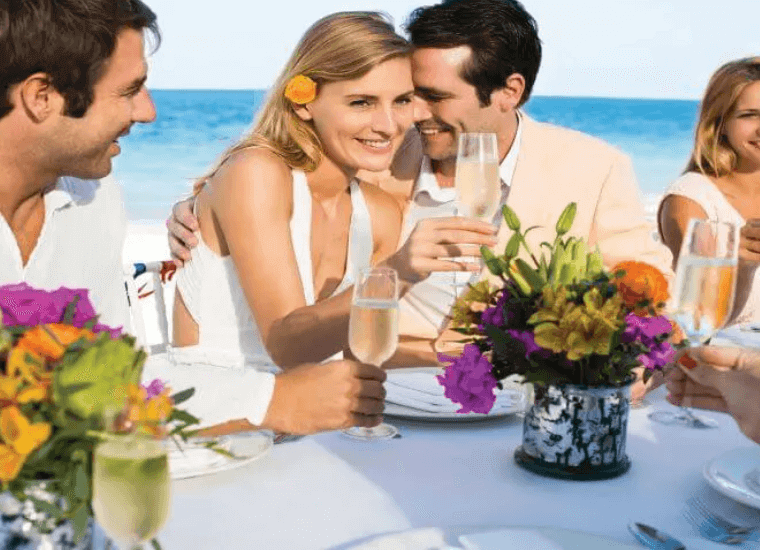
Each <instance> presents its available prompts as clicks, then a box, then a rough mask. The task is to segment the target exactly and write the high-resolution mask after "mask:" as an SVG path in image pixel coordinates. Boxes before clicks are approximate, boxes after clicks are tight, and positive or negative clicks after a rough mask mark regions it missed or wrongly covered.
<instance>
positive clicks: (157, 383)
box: [142, 378, 166, 400]
mask: <svg viewBox="0 0 760 550" xmlns="http://www.w3.org/2000/svg"><path fill="white" fill-rule="evenodd" d="M142 387H143V389H145V391H146V392H147V397H146V400H147V399H151V398H152V397H155V396H157V395H161V392H162V391H164V388H165V387H166V383H165V382H164V381H163V380H161V379H159V378H154V379H153V381H151V383H150V384H148V385H147V386H146V385H145V384H143V386H142Z"/></svg>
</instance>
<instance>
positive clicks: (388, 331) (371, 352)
mask: <svg viewBox="0 0 760 550" xmlns="http://www.w3.org/2000/svg"><path fill="white" fill-rule="evenodd" d="M348 345H349V347H350V348H351V353H353V355H354V357H356V358H357V359H358V360H359V361H361V362H362V363H367V364H370V365H375V366H376V367H380V366H382V365H383V363H385V362H386V361H387V360H388V359H390V358H391V356H392V355H393V354H394V353H395V352H396V347H397V346H398V276H397V274H396V271H395V270H394V269H390V268H387V267H370V268H366V269H362V270H361V271H360V272H359V277H358V279H357V281H356V284H355V285H354V297H353V301H352V303H351V317H350V318H349V322H348ZM343 433H345V434H346V435H348V436H351V437H354V438H356V439H367V440H369V439H388V438H391V437H394V436H395V435H397V434H398V430H397V429H396V428H395V427H394V426H391V425H390V424H384V423H383V424H380V425H379V426H375V427H374V428H361V427H355V428H349V429H347V430H344V431H343Z"/></svg>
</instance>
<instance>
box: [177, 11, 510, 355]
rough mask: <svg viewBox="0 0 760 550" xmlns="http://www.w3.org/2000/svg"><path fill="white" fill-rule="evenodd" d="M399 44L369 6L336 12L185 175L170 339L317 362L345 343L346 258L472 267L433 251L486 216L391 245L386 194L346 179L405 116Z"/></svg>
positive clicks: (406, 80) (489, 240) (405, 267)
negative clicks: (193, 235) (222, 142)
mask: <svg viewBox="0 0 760 550" xmlns="http://www.w3.org/2000/svg"><path fill="white" fill-rule="evenodd" d="M410 53H411V50H410V46H409V44H408V43H407V42H406V40H404V39H403V38H401V37H400V36H398V35H397V34H396V33H395V32H394V30H393V26H392V25H391V24H390V23H389V22H388V21H387V20H386V19H385V18H384V17H382V16H381V15H380V14H377V13H372V12H348V13H337V14H334V15H331V16H328V17H325V18H323V19H321V20H320V21H318V22H317V23H315V24H314V25H313V26H312V27H311V28H310V29H309V30H308V31H307V32H306V34H305V35H304V36H303V38H302V39H301V41H300V43H299V44H298V46H297V47H296V49H295V52H294V53H293V55H292V56H291V58H290V60H289V61H288V63H287V64H286V67H285V69H284V70H283V72H282V74H281V75H280V77H279V78H278V79H277V81H276V83H275V84H274V86H273V88H272V89H271V91H270V94H269V97H268V99H267V101H266V103H265V104H264V106H263V107H262V109H261V112H260V114H259V116H258V118H257V121H256V123H255V124H254V127H253V130H252V132H251V133H250V135H248V136H247V137H245V138H244V139H243V140H242V141H240V142H239V143H238V144H236V145H235V146H234V147H232V148H231V149H230V150H229V151H227V152H226V153H225V154H224V155H223V156H222V158H221V160H220V161H219V163H218V165H217V166H216V167H215V168H214V169H213V170H212V171H211V173H210V174H209V175H208V176H207V177H205V178H203V180H202V181H200V182H199V184H198V185H197V198H196V202H195V210H196V214H197V216H198V221H199V226H200V232H199V246H197V247H196V248H195V249H194V250H193V252H192V258H191V261H190V262H189V263H187V264H186V266H185V268H184V269H183V270H182V272H181V273H180V275H179V277H178V281H177V289H178V292H177V293H176V298H175V307H174V339H175V345H176V346H195V347H196V348H198V347H200V349H208V348H211V349H213V350H218V349H224V350H225V351H227V352H228V353H231V354H232V355H233V356H234V355H238V356H241V357H244V358H245V361H246V362H247V363H251V362H252V363H256V364H258V365H263V366H267V365H270V366H271V367H273V370H275V369H276V367H275V365H278V366H280V367H289V366H293V365H297V364H299V363H303V362H309V361H322V360H324V359H327V358H329V357H331V356H333V355H334V354H336V353H337V352H341V351H342V350H344V349H345V348H347V347H348V318H349V312H350V304H351V285H352V282H353V274H354V272H355V270H356V269H358V268H361V267H365V266H369V265H371V264H377V263H378V262H380V261H381V260H384V259H386V258H388V257H389V256H391V255H392V254H393V256H394V257H393V265H394V267H395V268H397V269H398V271H399V278H400V279H401V281H402V282H406V283H407V285H402V286H408V284H411V283H413V282H415V281H417V280H419V279H421V278H424V277H426V276H427V275H428V273H429V272H430V271H432V270H436V271H444V270H461V269H470V270H477V269H478V266H477V264H474V263H473V264H472V265H461V264H459V263H456V262H453V261H448V260H447V257H448V256H452V257H457V256H467V255H473V256H474V255H476V254H477V249H478V245H479V244H493V242H494V241H495V239H494V237H493V233H494V228H493V227H492V226H491V225H490V224H485V223H481V222H476V221H474V220H464V221H463V220H456V219H454V220H452V221H451V225H450V227H448V228H447V227H444V230H442V231H440V232H438V233H437V234H436V235H432V236H430V239H429V244H430V246H428V247H417V248H415V249H410V247H402V249H400V250H399V251H398V252H396V253H395V254H394V251H396V247H397V241H398V236H399V232H400V226H401V213H400V211H399V208H398V206H397V203H396V202H395V200H394V199H393V198H391V196H390V195H388V194H386V193H385V192H383V191H382V190H380V189H379V188H377V187H376V186H372V185H366V184H360V183H358V181H357V180H356V179H355V177H354V176H355V174H356V172H357V171H358V170H360V169H364V170H371V171H382V170H386V169H387V168H388V167H389V166H390V163H391V160H392V158H393V156H394V154H395V152H396V150H397V149H398V147H399V145H400V144H401V142H402V140H403V138H404V135H405V133H406V132H407V130H408V129H409V127H410V126H411V124H412V118H413V105H412V101H413V91H414V88H413V84H412V77H411V63H410ZM468 228H469V229H472V231H468V232H466V234H465V235H464V236H463V235H462V234H460V233H457V231H456V230H457V229H468ZM473 236H474V241H475V242H474V243H473V244H470V245H467V246H457V244H459V243H462V242H468V241H467V238H469V239H470V241H469V242H471V241H473ZM437 241H440V243H442V244H439V242H437ZM452 244H453V246H451V245H452Z"/></svg>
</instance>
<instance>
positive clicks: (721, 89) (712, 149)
mask: <svg viewBox="0 0 760 550" xmlns="http://www.w3.org/2000/svg"><path fill="white" fill-rule="evenodd" d="M759 80H760V57H747V58H744V59H737V60H736V61H731V62H729V63H726V64H725V65H723V66H722V67H721V68H720V69H718V70H717V71H716V72H715V74H714V75H713V76H712V78H711V79H710V82H709V83H708V85H707V90H705V96H704V98H703V99H702V104H701V107H700V113H699V122H698V123H697V130H696V132H695V136H694V150H693V151H692V153H691V159H689V164H688V165H687V166H686V170H684V172H700V173H702V174H704V175H707V176H713V177H722V176H725V175H726V174H729V173H731V172H733V171H734V170H735V169H736V164H737V161H738V158H737V156H736V152H735V151H734V150H733V149H732V148H731V145H730V144H729V142H728V138H727V137H726V135H725V126H726V121H727V119H728V117H729V116H730V115H731V113H733V111H734V108H735V107H736V102H737V100H738V99H739V96H740V95H741V93H742V92H743V91H744V89H745V88H746V87H747V86H748V85H750V84H752V83H753V82H757V81H759Z"/></svg>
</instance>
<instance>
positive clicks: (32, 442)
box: [0, 405, 52, 456]
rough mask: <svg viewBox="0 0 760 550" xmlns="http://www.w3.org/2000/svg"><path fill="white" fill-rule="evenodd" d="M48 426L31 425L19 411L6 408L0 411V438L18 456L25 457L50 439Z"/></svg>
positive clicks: (49, 427) (44, 424)
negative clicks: (0, 437)
mask: <svg viewBox="0 0 760 550" xmlns="http://www.w3.org/2000/svg"><path fill="white" fill-rule="evenodd" d="M51 431H52V428H51V426H50V424H47V423H45V422H38V423H36V424H32V423H30V422H29V419H28V418H27V417H26V416H24V413H22V412H21V410H20V409H19V408H18V407H16V406H14V405H11V406H8V407H5V408H3V410H2V411H0V436H2V438H3V441H5V443H6V444H7V445H9V446H10V447H12V448H13V450H14V451H16V452H17V453H18V454H20V455H23V456H26V455H28V454H29V453H31V452H32V451H33V450H35V449H36V448H37V447H39V446H40V445H42V444H43V443H44V442H45V441H47V439H48V438H49V437H50V433H51Z"/></svg>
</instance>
